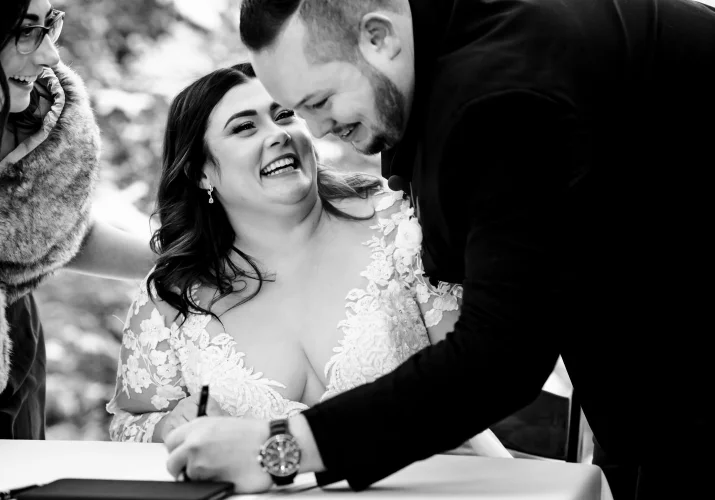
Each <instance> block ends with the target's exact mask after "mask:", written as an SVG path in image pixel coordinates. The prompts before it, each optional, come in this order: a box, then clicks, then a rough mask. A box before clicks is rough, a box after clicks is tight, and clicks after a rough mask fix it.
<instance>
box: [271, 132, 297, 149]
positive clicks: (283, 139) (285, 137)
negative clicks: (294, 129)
mask: <svg viewBox="0 0 715 500" xmlns="http://www.w3.org/2000/svg"><path fill="white" fill-rule="evenodd" d="M291 139H292V137H291V136H290V134H289V133H288V131H287V130H286V129H284V128H282V127H275V129H274V130H273V131H272V132H271V134H270V135H269V136H268V137H267V139H266V144H267V146H268V147H269V148H270V147H273V146H285V145H286V144H288V143H289V142H290V141H291Z"/></svg>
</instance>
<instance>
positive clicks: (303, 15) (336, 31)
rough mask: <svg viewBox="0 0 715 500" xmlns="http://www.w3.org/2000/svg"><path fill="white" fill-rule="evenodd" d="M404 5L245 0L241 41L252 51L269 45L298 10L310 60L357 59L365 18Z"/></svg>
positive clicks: (390, 0)
mask: <svg viewBox="0 0 715 500" xmlns="http://www.w3.org/2000/svg"><path fill="white" fill-rule="evenodd" d="M403 5H404V0H403V1H400V0H243V2H242V3H241V20H240V31H241V40H242V41H243V43H244V45H246V47H247V48H248V49H249V50H250V51H252V52H258V51H261V50H263V49H265V48H268V47H270V46H271V45H273V43H274V42H275V41H276V38H277V37H278V35H279V34H280V33H281V31H283V28H284V27H285V25H286V24H287V22H288V20H289V19H290V18H291V16H293V14H295V13H296V11H297V12H298V15H299V16H300V19H301V20H302V21H303V22H304V23H305V25H306V27H307V31H308V33H309V35H308V39H307V40H306V46H305V47H304V50H305V53H306V57H307V58H308V60H309V61H311V62H312V63H314V64H315V63H327V62H331V61H336V60H338V61H350V62H354V61H355V60H356V59H357V54H358V41H359V36H360V20H361V19H362V17H363V16H364V15H365V14H366V13H368V12H372V11H376V10H387V11H391V12H398V13H401V12H402V11H403V10H404V7H403Z"/></svg>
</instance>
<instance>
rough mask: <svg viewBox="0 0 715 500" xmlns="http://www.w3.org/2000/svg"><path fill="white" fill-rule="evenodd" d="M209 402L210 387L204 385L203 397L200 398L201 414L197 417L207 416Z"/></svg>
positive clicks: (202, 388)
mask: <svg viewBox="0 0 715 500" xmlns="http://www.w3.org/2000/svg"><path fill="white" fill-rule="evenodd" d="M208 402H209V386H208V385H204V386H202V387H201V396H199V412H198V414H197V415H196V416H197V417H205V416H206V405H207V404H208Z"/></svg>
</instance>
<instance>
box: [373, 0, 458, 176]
mask: <svg viewBox="0 0 715 500" xmlns="http://www.w3.org/2000/svg"><path fill="white" fill-rule="evenodd" d="M455 2H456V0H410V9H411V12H412V31H413V36H414V50H415V93H414V97H413V100H412V109H411V111H410V119H409V121H408V122H407V127H406V128H405V134H404V136H403V138H402V140H401V141H400V143H399V144H397V145H395V146H394V147H393V148H392V149H390V150H388V151H384V152H383V153H382V176H383V177H385V178H387V179H389V178H390V177H391V176H393V175H397V176H399V177H401V178H402V179H403V181H407V182H409V180H410V179H411V178H412V171H413V168H414V159H415V153H416V149H417V148H416V146H417V140H418V132H419V125H420V124H421V123H424V119H423V117H424V111H425V107H426V100H427V96H428V95H429V94H430V89H431V87H432V79H433V75H432V74H431V72H432V71H434V67H435V64H436V61H437V57H438V56H439V54H440V53H441V51H442V50H443V44H444V42H445V39H446V36H447V34H448V27H449V24H450V20H451V17H452V12H453V10H454V4H455Z"/></svg>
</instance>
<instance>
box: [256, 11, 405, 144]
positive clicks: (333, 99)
mask: <svg viewBox="0 0 715 500" xmlns="http://www.w3.org/2000/svg"><path fill="white" fill-rule="evenodd" d="M305 36H306V30H305V25H304V24H303V23H302V22H301V21H300V20H298V19H297V17H294V18H293V19H292V20H291V21H289V23H288V24H287V26H286V28H285V29H284V30H283V32H282V33H281V35H279V37H278V39H277V40H276V42H275V43H274V44H273V46H271V47H270V48H268V49H265V50H262V51H260V52H255V53H252V54H251V59H252V63H253V67H254V69H255V71H256V74H257V75H258V78H259V79H260V80H261V82H262V83H263V85H264V86H265V87H266V89H267V90H268V92H269V93H270V94H271V96H272V97H273V98H274V99H275V100H276V101H277V102H279V103H281V104H282V105H284V106H286V107H290V108H292V109H294V110H295V111H296V112H297V113H298V114H299V115H300V116H302V117H303V118H304V119H305V120H306V122H307V123H308V126H309V128H310V131H311V133H312V134H313V135H314V136H315V137H318V138H320V137H323V136H325V135H326V134H334V135H335V136H337V137H338V138H340V139H341V140H343V141H345V142H349V143H351V144H352V145H353V147H355V149H357V150H358V151H360V152H361V153H364V154H376V153H379V152H380V151H383V150H385V149H388V148H390V147H393V146H394V145H395V144H396V143H397V142H398V141H399V140H400V139H401V138H402V134H403V131H404V127H405V116H406V107H407V102H406V99H405V97H404V95H403V93H402V92H400V90H399V89H398V88H397V86H396V85H395V84H394V83H393V82H392V81H391V80H390V78H388V77H387V76H386V75H385V74H384V73H382V72H381V71H380V70H378V69H376V68H375V67H373V66H372V65H370V64H369V63H368V62H367V61H365V60H364V59H363V58H362V57H361V56H360V55H359V54H358V59H359V60H358V61H357V63H355V64H353V63H350V62H346V61H332V62H329V63H313V62H311V61H310V60H308V59H307V57H306V54H305V50H304V47H305Z"/></svg>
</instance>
